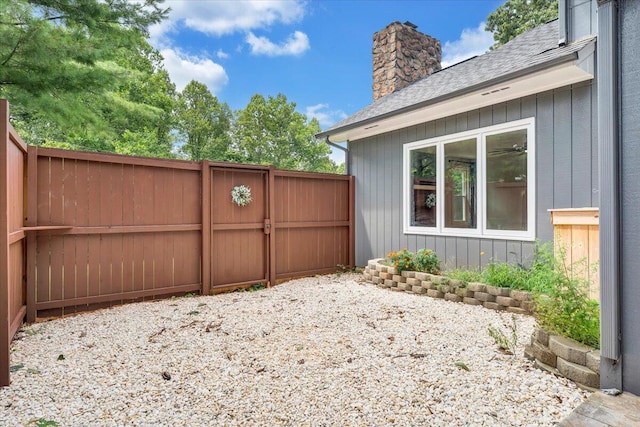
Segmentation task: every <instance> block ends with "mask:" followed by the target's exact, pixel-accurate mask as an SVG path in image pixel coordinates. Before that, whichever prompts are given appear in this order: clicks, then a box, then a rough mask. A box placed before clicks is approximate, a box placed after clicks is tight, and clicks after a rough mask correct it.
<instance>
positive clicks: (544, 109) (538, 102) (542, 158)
mask: <svg viewBox="0 0 640 427" xmlns="http://www.w3.org/2000/svg"><path fill="white" fill-rule="evenodd" d="M529 117H535V119H536V122H535V125H536V168H537V171H536V172H537V173H536V237H537V238H538V239H540V240H541V241H551V240H553V228H552V225H551V223H550V221H549V213H548V212H547V209H551V208H556V209H557V208H578V207H597V206H598V159H597V153H598V147H597V128H596V120H595V118H596V98H595V84H594V83H592V82H587V83H581V84H577V85H573V86H567V87H563V88H559V89H555V90H552V91H547V92H542V93H539V94H536V95H531V96H528V97H525V98H519V99H515V100H512V101H508V102H504V103H499V104H495V105H493V106H490V107H485V108H482V109H479V110H473V111H469V112H467V113H462V114H458V115H455V116H450V117H446V118H443V119H439V120H435V121H429V122H425V123H423V124H420V125H416V126H411V127H407V128H404V129H400V130H397V131H393V132H388V133H385V134H381V135H377V136H373V137H369V138H364V139H362V140H357V141H351V142H349V150H350V159H351V163H350V166H351V173H352V174H353V175H354V176H355V177H356V178H355V179H356V264H357V265H360V266H362V265H366V263H367V260H369V259H372V258H377V257H384V256H385V255H386V254H387V253H388V252H390V251H395V250H399V249H402V248H407V249H409V250H411V251H415V250H418V249H421V248H429V249H433V250H435V251H436V253H437V254H438V257H439V258H440V259H441V260H442V261H443V262H444V266H445V267H446V268H455V267H476V266H477V267H480V266H484V265H486V264H488V263H489V262H491V261H492V260H500V261H512V262H526V261H527V260H529V259H530V258H531V254H532V252H533V248H534V243H533V242H522V241H516V240H500V239H489V238H475V237H474V238H468V237H447V236H432V235H429V236H426V235H415V234H404V233H403V223H402V215H403V206H402V170H403V165H402V148H403V144H406V143H409V142H414V141H420V140H423V139H428V138H434V137H439V136H443V135H449V134H453V133H457V132H463V131H467V130H472V129H478V128H483V127H486V126H491V125H496V124H500V123H506V122H510V121H514V120H520V119H525V118H529Z"/></svg>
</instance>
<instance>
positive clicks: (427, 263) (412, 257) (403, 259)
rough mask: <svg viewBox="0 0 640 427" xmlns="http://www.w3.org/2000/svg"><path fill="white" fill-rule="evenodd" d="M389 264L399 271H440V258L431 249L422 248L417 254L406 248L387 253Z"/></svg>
mask: <svg viewBox="0 0 640 427" xmlns="http://www.w3.org/2000/svg"><path fill="white" fill-rule="evenodd" d="M387 260H388V262H389V264H391V265H392V266H393V268H395V269H396V271H397V272H398V273H400V272H402V271H422V272H425V273H430V274H439V273H440V260H439V259H438V255H436V253H435V252H434V251H432V250H430V249H420V250H419V251H418V252H416V253H415V254H414V253H413V252H411V251H408V250H407V249H406V248H404V249H402V250H400V251H398V252H389V253H388V254H387Z"/></svg>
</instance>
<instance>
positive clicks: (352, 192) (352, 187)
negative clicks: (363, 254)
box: [349, 176, 356, 269]
mask: <svg viewBox="0 0 640 427" xmlns="http://www.w3.org/2000/svg"><path fill="white" fill-rule="evenodd" d="M355 225H356V181H355V177H354V176H350V177H349V268H351V269H353V268H355V267H356V229H355Z"/></svg>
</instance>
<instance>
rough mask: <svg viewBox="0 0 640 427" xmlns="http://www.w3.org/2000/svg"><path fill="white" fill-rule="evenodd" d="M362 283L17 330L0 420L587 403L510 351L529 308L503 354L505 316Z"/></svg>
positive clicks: (136, 420) (492, 415) (103, 314)
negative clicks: (499, 342) (492, 331)
mask: <svg viewBox="0 0 640 427" xmlns="http://www.w3.org/2000/svg"><path fill="white" fill-rule="evenodd" d="M359 280H360V276H359V275H354V274H345V275H341V276H333V275H330V276H322V277H314V278H306V279H300V280H295V281H291V282H288V283H285V284H283V285H280V286H277V287H275V288H272V289H266V290H261V291H258V292H251V293H249V292H247V293H232V294H224V295H218V296H211V297H193V298H179V299H173V300H165V301H159V302H149V303H138V304H130V305H126V306H122V307H117V308H113V309H108V310H101V311H97V312H93V313H87V314H82V315H79V316H75V317H68V318H65V319H58V320H54V321H51V322H47V323H41V324H36V325H32V326H30V327H27V328H25V329H24V330H23V331H21V332H20V333H19V334H18V337H17V339H16V340H15V341H14V344H13V346H12V356H11V357H12V360H11V364H12V365H17V366H19V365H23V367H22V368H21V369H19V370H18V371H17V372H15V373H13V374H12V385H11V386H10V387H8V388H4V389H0V425H3V426H4V425H26V424H28V423H29V422H30V421H32V420H34V419H40V418H41V419H44V420H52V421H56V422H57V423H58V424H59V425H60V426H67V425H69V426H76V425H77V426H81V425H92V426H103V425H104V426H112V425H113V426H121V425H127V426H129V425H136V426H137V425H148V426H151V425H153V426H159V425H171V426H175V425H189V426H198V425H230V426H232V425H261V426H273V425H287V426H304V425H309V426H334V425H341V426H342V425H350V426H351V425H367V426H387V425H398V426H409V425H416V426H425V425H429V426H439V425H443V426H445V425H446V426H451V425H491V426H494V425H527V426H530V425H552V424H553V423H554V422H557V421H559V420H560V419H561V418H562V417H564V416H565V415H567V414H568V413H569V412H571V411H572V410H573V409H574V408H575V407H576V406H578V405H579V404H580V403H581V402H582V401H583V400H584V399H585V398H586V396H587V393H585V392H583V391H581V390H580V389H578V388H577V387H576V386H575V385H574V384H573V383H572V382H570V381H568V380H565V379H563V378H556V377H555V376H553V375H551V374H548V373H545V372H542V371H540V370H538V369H536V368H534V367H533V366H532V365H531V362H529V361H527V360H525V359H524V358H523V357H522V356H521V355H522V351H523V344H524V342H525V341H526V340H528V338H529V336H530V335H531V332H532V330H533V325H534V321H533V319H532V318H531V317H527V316H518V317H517V321H518V330H519V337H520V342H521V344H520V346H519V348H518V357H513V356H509V355H505V354H502V353H500V352H498V351H497V348H496V346H495V344H494V342H493V340H492V339H491V338H490V337H489V335H488V333H487V326H488V325H494V326H502V324H503V323H508V322H510V320H511V315H507V314H505V313H499V312H494V311H491V310H487V309H483V308H481V307H474V306H469V305H464V304H456V303H451V302H447V301H443V300H437V299H432V298H428V297H424V296H416V295H410V294H406V293H401V292H390V291H389V290H384V289H379V288H377V287H375V286H374V285H370V284H365V283H359ZM459 362H462V363H459ZM462 364H464V366H466V367H467V368H468V369H469V370H468V371H467V370H465V369H463V368H462V367H461V366H462ZM163 374H164V376H165V377H166V378H168V377H169V376H170V379H165V378H163Z"/></svg>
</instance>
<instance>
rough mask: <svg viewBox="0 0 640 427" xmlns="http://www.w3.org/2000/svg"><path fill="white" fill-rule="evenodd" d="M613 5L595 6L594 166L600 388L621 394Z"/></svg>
mask: <svg viewBox="0 0 640 427" xmlns="http://www.w3.org/2000/svg"><path fill="white" fill-rule="evenodd" d="M617 18H618V5H617V1H616V0H598V41H597V49H598V50H597V58H598V68H597V86H598V158H599V166H600V284H601V297H600V298H601V302H600V352H601V359H600V387H601V388H617V389H620V390H622V389H623V384H622V363H623V361H622V360H621V338H622V337H621V326H620V325H621V323H620V318H621V313H620V307H621V306H620V289H621V288H620V279H621V275H620V261H619V260H620V255H621V253H620V252H621V251H620V190H621V188H620V187H621V182H620V158H619V141H618V138H619V135H618V129H619V127H618V126H619V104H618V38H617V35H618V23H617Z"/></svg>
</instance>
